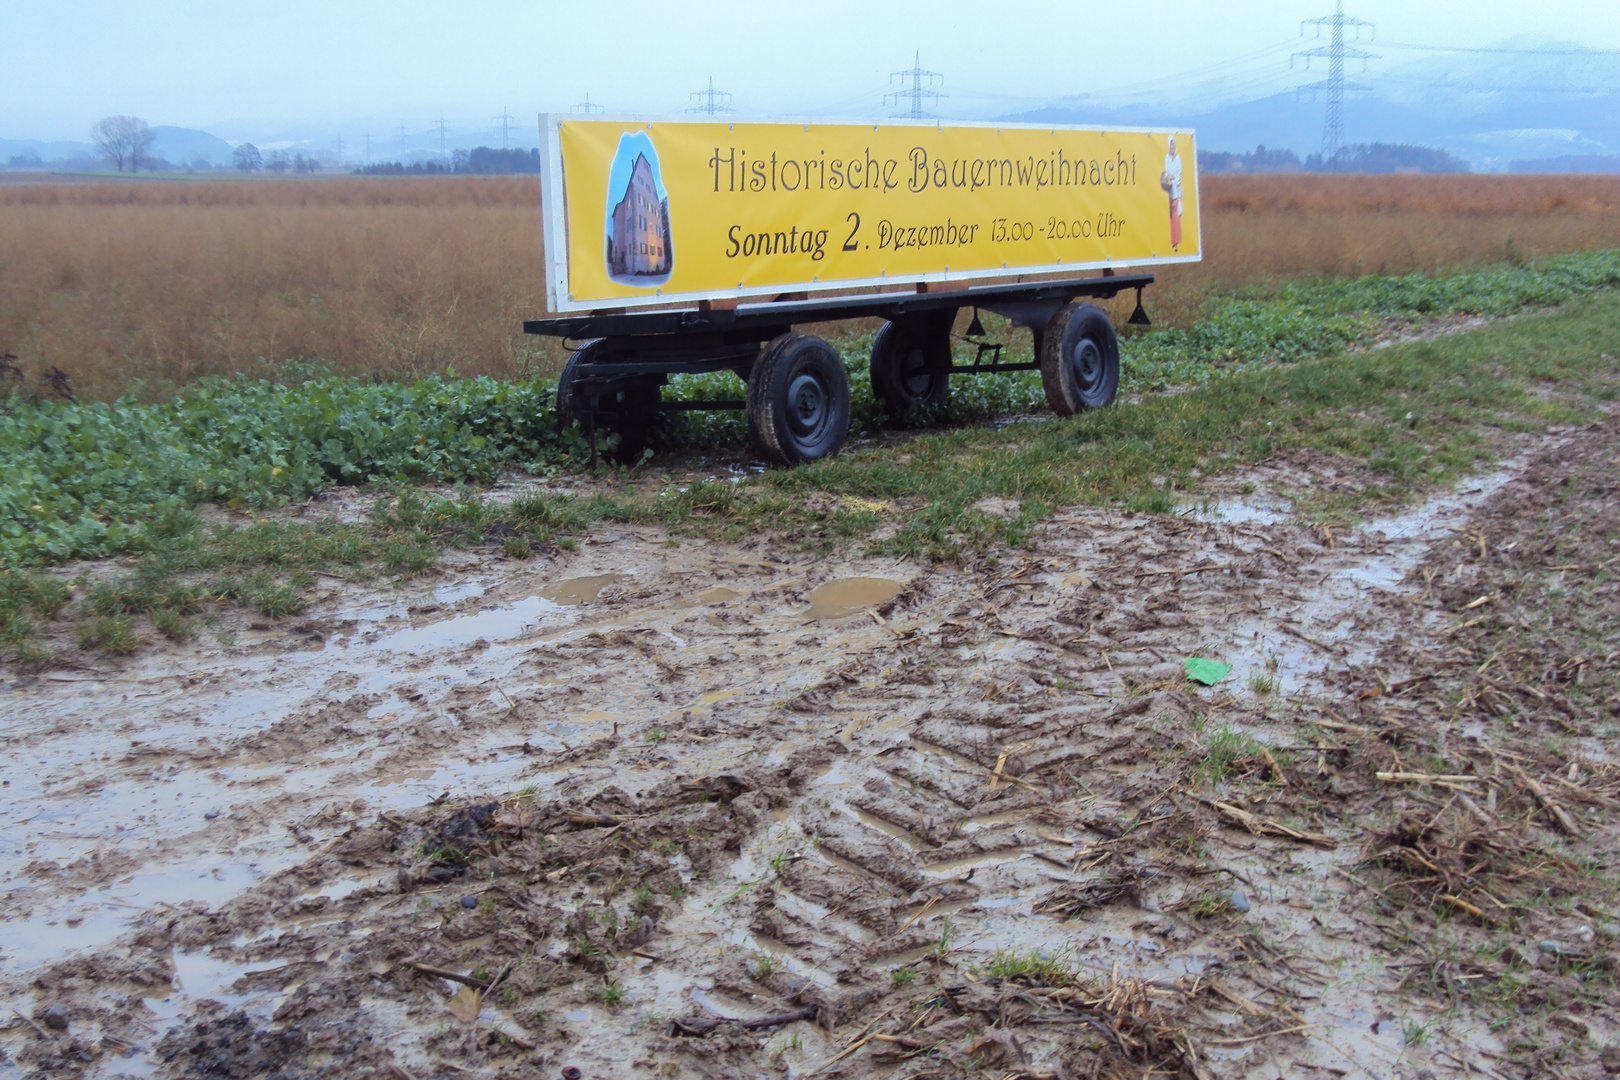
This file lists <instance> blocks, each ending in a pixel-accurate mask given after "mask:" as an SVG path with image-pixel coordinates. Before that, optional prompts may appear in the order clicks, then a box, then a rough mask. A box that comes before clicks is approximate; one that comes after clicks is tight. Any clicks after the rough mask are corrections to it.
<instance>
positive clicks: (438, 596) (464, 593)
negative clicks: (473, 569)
mask: <svg viewBox="0 0 1620 1080" xmlns="http://www.w3.org/2000/svg"><path fill="white" fill-rule="evenodd" d="M483 595H484V587H483V586H482V585H480V584H479V583H478V582H476V581H463V582H462V583H461V584H459V585H444V586H441V587H440V588H437V589H434V590H433V599H434V600H437V601H438V602H439V603H441V604H454V603H457V602H459V601H462V600H467V599H470V598H472V597H474V596H483Z"/></svg>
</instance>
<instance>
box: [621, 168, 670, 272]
mask: <svg viewBox="0 0 1620 1080" xmlns="http://www.w3.org/2000/svg"><path fill="white" fill-rule="evenodd" d="M654 168H655V166H654V165H653V164H652V163H651V162H649V161H648V160H647V155H646V154H643V153H638V154H636V160H635V164H634V165H633V166H632V167H631V169H630V183H629V184H628V185H627V186H626V188H625V191H624V198H622V199H620V200H619V203H618V205H617V206H615V207H614V208H613V212H612V214H611V215H610V217H609V220H608V230H609V231H608V236H607V268H608V277H609V278H611V279H612V280H614V281H618V282H622V283H624V284H629V285H644V284H654V283H653V282H648V281H647V280H646V279H648V278H660V279H667V278H668V276H669V270H670V266H671V264H672V262H673V259H672V257H671V254H670V250H669V200H668V199H667V198H664V199H660V198H659V197H658V184H657V183H656V181H655V179H654V175H653V170H654Z"/></svg>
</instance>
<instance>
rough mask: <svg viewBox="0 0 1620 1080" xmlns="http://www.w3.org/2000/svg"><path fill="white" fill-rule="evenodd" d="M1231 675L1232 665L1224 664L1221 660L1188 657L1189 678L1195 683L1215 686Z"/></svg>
mask: <svg viewBox="0 0 1620 1080" xmlns="http://www.w3.org/2000/svg"><path fill="white" fill-rule="evenodd" d="M1231 673H1232V665H1231V664H1223V663H1221V662H1220V661H1219V660H1205V659H1204V658H1203V657H1201V656H1189V657H1187V678H1189V679H1192V680H1193V681H1194V682H1201V683H1203V684H1204V685H1205V686H1214V685H1215V684H1216V683H1218V682H1220V681H1221V680H1222V679H1224V678H1226V677H1227V676H1228V675H1230V674H1231Z"/></svg>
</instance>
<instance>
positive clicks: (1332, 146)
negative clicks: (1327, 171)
mask: <svg viewBox="0 0 1620 1080" xmlns="http://www.w3.org/2000/svg"><path fill="white" fill-rule="evenodd" d="M1307 26H1312V27H1315V28H1316V36H1317V37H1321V36H1322V28H1323V27H1327V28H1328V31H1329V33H1330V35H1331V37H1330V42H1331V43H1330V44H1328V45H1319V46H1317V47H1316V48H1314V49H1305V50H1302V51H1300V52H1297V53H1295V54H1294V55H1293V56H1291V57H1289V59H1288V66H1289V67H1293V66H1294V60H1295V59H1297V58H1299V57H1304V59H1305V67H1306V68H1307V69H1309V68H1310V66H1311V60H1312V59H1313V58H1315V57H1326V58H1327V62H1328V77H1327V78H1326V79H1323V80H1322V81H1321V82H1314V83H1308V84H1306V85H1305V86H1302V87H1300V88H1299V89H1300V90H1309V91H1310V92H1311V97H1312V99H1313V100H1314V99H1315V97H1316V92H1317V91H1318V90H1321V91H1325V92H1326V93H1327V121H1326V122H1325V123H1324V124H1323V125H1322V157H1323V158H1324V159H1327V158H1331V157H1333V155H1334V154H1337V153H1338V152H1339V148H1340V147H1341V146H1343V145H1344V93H1345V91H1346V90H1367V89H1370V87H1366V86H1362V85H1361V84H1360V83H1347V82H1345V81H1344V62H1345V60H1347V59H1349V60H1360V61H1361V70H1363V71H1366V70H1367V61H1368V60H1377V59H1378V57H1377V56H1375V55H1373V54H1372V53H1370V52H1367V51H1366V50H1364V49H1358V48H1356V47H1354V46H1347V45H1346V44H1345V43H1344V31H1345V28H1346V27H1349V28H1351V29H1352V30H1354V31H1355V40H1356V41H1360V40H1361V31H1362V29H1363V28H1365V29H1366V31H1367V38H1368V40H1371V39H1372V36H1373V24H1372V23H1370V22H1368V21H1367V20H1366V19H1355V18H1351V17H1350V16H1348V15H1346V14H1345V13H1344V0H1337V2H1336V3H1335V4H1334V5H1333V14H1332V15H1324V16H1322V17H1321V18H1318V19H1306V20H1305V21H1304V22H1301V23H1300V24H1299V36H1300V37H1304V36H1305V28H1306V27H1307Z"/></svg>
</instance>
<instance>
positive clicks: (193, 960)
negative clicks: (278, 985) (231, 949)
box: [172, 949, 286, 1005]
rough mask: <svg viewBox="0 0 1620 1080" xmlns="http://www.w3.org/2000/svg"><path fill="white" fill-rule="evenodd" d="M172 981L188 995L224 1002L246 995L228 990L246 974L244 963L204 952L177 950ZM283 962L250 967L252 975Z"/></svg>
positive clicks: (282, 965) (278, 966) (174, 956)
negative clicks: (173, 979)
mask: <svg viewBox="0 0 1620 1080" xmlns="http://www.w3.org/2000/svg"><path fill="white" fill-rule="evenodd" d="M172 960H173V963H174V975H175V981H176V982H177V983H178V984H179V988H180V991H181V992H182V993H183V994H185V995H186V996H187V997H192V998H210V999H212V1000H214V1001H218V1002H222V1003H224V1004H226V1005H232V1004H237V1003H240V1002H241V1001H243V1000H244V998H245V995H242V994H233V993H230V989H231V987H232V986H234V985H236V981H237V980H238V979H240V978H241V977H242V976H244V975H246V974H248V973H249V970H250V968H249V966H248V965H247V964H238V963H235V962H233V961H230V960H221V959H219V958H217V957H215V956H211V955H210V954H208V953H207V952H201V951H199V952H186V951H184V950H180V949H176V950H175V952H174V955H173V957H172ZM285 966H286V965H285V964H261V965H259V966H258V967H256V968H253V969H251V970H252V971H253V972H254V973H255V974H256V973H258V972H261V971H274V970H276V969H277V968H281V967H285Z"/></svg>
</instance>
